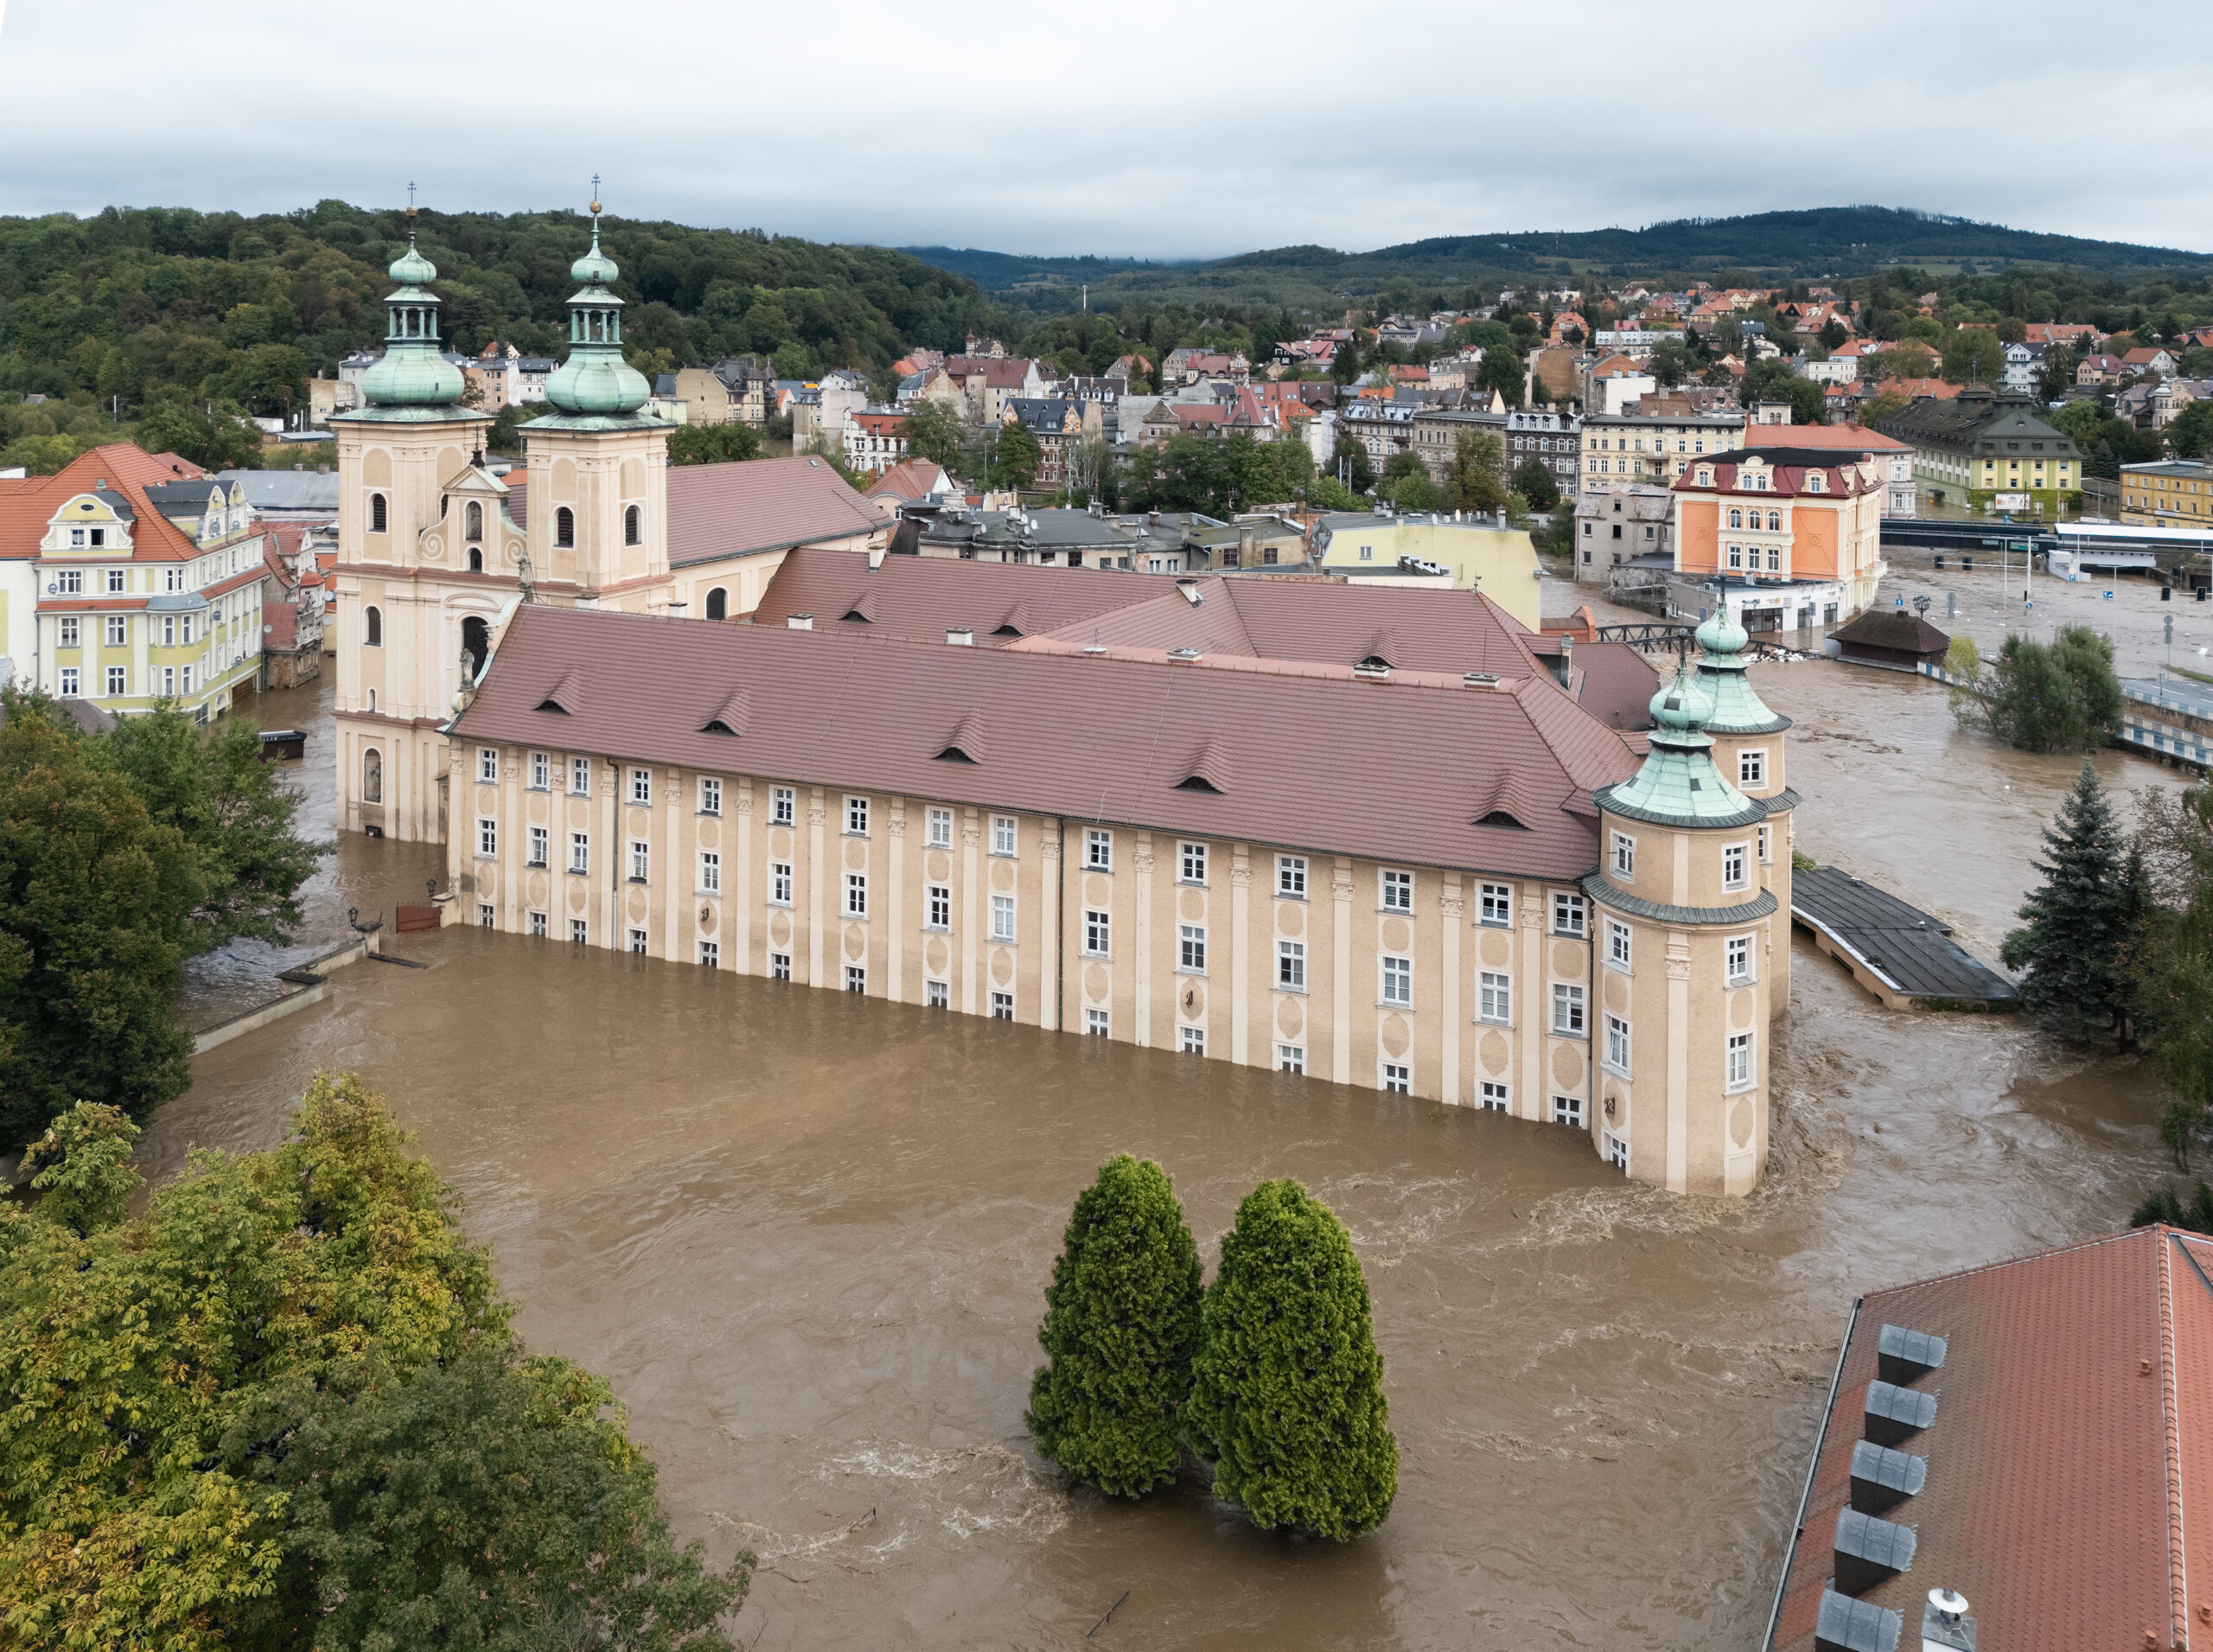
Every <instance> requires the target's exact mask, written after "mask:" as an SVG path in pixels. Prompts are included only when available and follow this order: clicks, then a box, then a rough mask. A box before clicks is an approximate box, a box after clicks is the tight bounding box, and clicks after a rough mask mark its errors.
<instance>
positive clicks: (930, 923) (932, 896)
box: [922, 883, 953, 929]
mask: <svg viewBox="0 0 2213 1652" xmlns="http://www.w3.org/2000/svg"><path fill="white" fill-rule="evenodd" d="M922 928H925V929H950V928H953V888H952V886H951V885H950V884H947V883H925V884H924V885H922Z"/></svg>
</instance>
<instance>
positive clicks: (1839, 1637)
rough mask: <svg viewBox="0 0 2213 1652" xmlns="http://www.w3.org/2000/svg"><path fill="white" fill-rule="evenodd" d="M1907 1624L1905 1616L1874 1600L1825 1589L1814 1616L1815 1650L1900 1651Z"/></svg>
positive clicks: (1847, 1651) (1838, 1651)
mask: <svg viewBox="0 0 2213 1652" xmlns="http://www.w3.org/2000/svg"><path fill="white" fill-rule="evenodd" d="M1904 1627H1905V1620H1904V1617H1901V1616H1899V1614H1897V1612H1894V1611H1886V1610H1885V1609H1884V1608H1883V1607H1880V1606H1878V1605H1877V1604H1875V1603H1874V1602H1873V1601H1872V1600H1854V1599H1853V1598H1852V1597H1851V1596H1850V1595H1840V1594H1839V1593H1837V1591H1835V1590H1834V1589H1824V1590H1822V1591H1821V1610H1820V1611H1817V1612H1816V1613H1815V1614H1814V1652H1897V1644H1898V1632H1899V1631H1900V1630H1903V1629H1904Z"/></svg>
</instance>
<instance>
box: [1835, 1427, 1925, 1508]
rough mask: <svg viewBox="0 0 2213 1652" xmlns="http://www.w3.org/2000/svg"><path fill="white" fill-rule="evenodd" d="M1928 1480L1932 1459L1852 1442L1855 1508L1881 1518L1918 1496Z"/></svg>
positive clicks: (1869, 1441)
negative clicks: (1888, 1511)
mask: <svg viewBox="0 0 2213 1652" xmlns="http://www.w3.org/2000/svg"><path fill="white" fill-rule="evenodd" d="M1928 1478H1929V1459H1928V1458H1927V1457H1913V1456H1910V1455H1909V1454H1908V1453H1906V1452H1904V1451H1892V1450H1891V1448H1890V1447H1889V1446H1887V1445H1876V1444H1875V1443H1874V1442H1873V1441H1872V1440H1864V1439H1863V1440H1854V1441H1853V1443H1852V1506H1853V1508H1857V1509H1858V1510H1859V1512H1860V1513H1861V1514H1863V1515H1880V1514H1883V1513H1885V1512H1886V1511H1887V1510H1890V1509H1892V1508H1897V1506H1898V1505H1899V1504H1900V1503H1902V1502H1904V1501H1905V1500H1906V1499H1907V1498H1908V1497H1913V1496H1919V1495H1920V1492H1921V1488H1922V1486H1923V1484H1924V1483H1926V1482H1927V1481H1928Z"/></svg>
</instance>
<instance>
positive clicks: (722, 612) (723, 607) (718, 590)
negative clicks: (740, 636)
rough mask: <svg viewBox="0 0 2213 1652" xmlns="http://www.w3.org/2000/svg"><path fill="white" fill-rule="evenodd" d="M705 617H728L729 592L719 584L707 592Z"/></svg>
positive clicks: (715, 618)
mask: <svg viewBox="0 0 2213 1652" xmlns="http://www.w3.org/2000/svg"><path fill="white" fill-rule="evenodd" d="M707 617H708V618H709V619H711V620H726V619H728V618H729V617H730V593H729V592H728V591H726V590H724V589H723V588H722V587H721V586H720V585H717V586H716V587H715V588H714V590H711V591H709V592H708V593H707Z"/></svg>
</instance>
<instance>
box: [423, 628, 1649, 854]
mask: <svg viewBox="0 0 2213 1652" xmlns="http://www.w3.org/2000/svg"><path fill="white" fill-rule="evenodd" d="M557 688H560V689H562V690H563V692H562V695H561V698H562V699H563V701H564V704H565V705H567V707H568V710H567V711H541V710H539V709H538V708H539V706H540V705H542V704H543V703H544V702H545V700H546V699H547V698H548V697H549V695H551V694H552V692H553V691H554V690H556V689H557ZM733 695H742V696H743V699H744V703H745V705H746V706H747V708H748V710H747V715H746V717H745V719H744V721H745V729H744V731H743V733H742V734H740V735H737V736H732V735H728V734H717V733H708V732H705V731H704V730H705V728H706V725H707V724H708V723H709V721H710V720H711V719H712V718H715V717H716V716H717V711H718V710H719V709H720V708H722V707H724V706H726V705H729V704H730V701H731V698H732V697H733ZM963 730H966V734H967V736H968V737H969V739H970V740H972V741H973V742H974V743H978V744H979V745H980V746H981V748H982V752H983V756H982V760H981V761H980V762H947V761H943V760H941V757H940V755H939V754H941V752H943V751H944V750H946V749H947V746H948V745H950V744H952V743H953V739H954V736H955V734H956V733H957V732H960V731H963ZM454 732H455V737H456V738H457V739H460V740H463V741H467V740H469V739H486V740H499V741H505V742H513V743H517V744H522V745H530V746H538V747H541V748H545V749H552V750H556V751H574V752H590V753H595V754H598V755H602V756H613V757H618V758H626V759H635V760H639V761H642V762H660V763H670V764H675V765H679V766H681V767H684V768H689V769H719V770H724V771H737V772H740V773H744V774H749V775H759V776H763V777H768V778H773V779H778V780H785V781H795V782H799V783H801V784H809V785H820V786H825V787H832V788H851V789H853V790H857V791H859V790H865V791H870V792H876V793H888V794H894V795H902V796H908V797H917V798H939V799H944V800H949V801H954V802H961V803H969V804H974V805H977V806H979V807H1001V808H1007V809H1017V810H1021V811H1024V812H1025V813H1040V814H1057V815H1062V816H1067V817H1070V818H1074V819H1078V820H1100V821H1107V822H1113V823H1116V824H1120V825H1126V826H1141V827H1151V828H1156V829H1158V830H1162V831H1167V832H1189V833H1190V834H1192V835H1194V836H1197V835H1203V836H1206V837H1208V838H1211V839H1235V840H1241V841H1249V842H1256V843H1263V844H1279V845H1291V846H1296V847H1305V848H1311V849H1316V850H1321V851H1325V852H1336V853H1340V854H1347V855H1357V856H1363V857H1368V858H1374V859H1380V860H1398V861H1405V862H1408V863H1413V864H1424V865H1432V866H1442V867H1458V868H1464V869H1470V870H1482V871H1496V872H1502V873H1506V874H1508V875H1515V876H1523V877H1555V878H1566V877H1578V876H1580V875H1581V874H1583V873H1585V872H1586V871H1589V870H1590V869H1591V866H1592V865H1593V864H1595V863H1596V860H1597V846H1596V840H1595V837H1594V830H1595V820H1594V818H1593V816H1592V813H1591V800H1590V793H1591V788H1592V787H1593V786H1594V785H1604V784H1606V783H1609V782H1610V781H1618V780H1622V779H1625V778H1627V777H1628V776H1629V775H1630V774H1631V773H1632V772H1634V770H1635V769H1636V764H1637V758H1636V754H1635V753H1634V752H1633V751H1632V750H1631V749H1630V748H1629V744H1628V743H1627V742H1626V741H1624V740H1623V737H1621V736H1620V735H1618V734H1617V733H1615V732H1614V731H1613V730H1610V729H1608V728H1607V727H1606V726H1605V725H1604V724H1602V723H1600V722H1599V721H1598V719H1597V718H1593V717H1591V714H1590V713H1588V712H1587V711H1584V710H1583V709H1582V708H1581V707H1579V706H1578V705H1576V704H1575V703H1574V702H1573V701H1572V700H1571V699H1569V698H1568V697H1567V695H1566V693H1565V692H1563V691H1562V690H1561V689H1560V688H1559V686H1558V685H1556V684H1555V683H1554V682H1553V680H1552V679H1551V678H1550V677H1549V676H1547V675H1546V674H1543V673H1537V674H1534V675H1532V676H1529V677H1525V678H1522V679H1519V680H1513V679H1508V680H1503V681H1502V682H1500V683H1499V684H1498V685H1496V686H1483V687H1470V686H1464V684H1463V683H1462V681H1461V679H1460V678H1459V676H1458V675H1457V674H1445V673H1396V674H1394V675H1393V678H1392V679H1391V680H1389V681H1387V682H1370V681H1363V680H1362V679H1358V678H1356V677H1355V675H1354V674H1353V672H1352V670H1351V668H1350V667H1342V666H1323V665H1311V664H1305V663H1294V662H1285V661H1272V660H1253V659H1249V658H1244V659H1231V658H1220V657H1210V658H1209V659H1207V660H1203V661H1201V662H1198V663H1195V664H1167V663H1156V662H1154V661H1152V660H1132V659H1117V658H1113V657H1112V656H1099V655H1087V654H1082V653H1081V652H1080V651H1077V650H1075V649H1073V648H1071V649H1068V650H1067V651H1066V652H1057V651H1056V652H1054V653H1049V654H1029V653H1023V652H1018V651H1017V650H1014V649H1010V648H1000V649H987V648H974V647H949V646H947V644H945V643H943V642H934V643H929V642H902V641H891V640H879V639H877V638H875V637H870V636H855V635H839V634H836V633H829V632H821V631H811V630H809V631H794V630H789V629H776V628H769V627H762V626H745V625H720V624H714V623H711V622H707V621H704V620H690V619H672V618H666V617H662V616H647V615H635V614H622V613H615V612H609V611H604V610H579V609H552V608H539V607H526V608H523V609H519V610H518V611H517V612H516V614H515V616H514V617H513V619H512V620H511V621H510V622H509V623H508V624H507V628H506V629H505V631H504V633H503V635H501V637H500V638H499V639H498V640H497V641H496V642H495V645H494V651H493V654H492V660H491V665H490V668H489V670H488V673H487V674H486V678H485V681H484V685H483V686H482V688H481V689H480V690H479V691H478V692H477V695H476V698H475V700H474V701H473V702H472V703H471V705H469V709H468V710H467V711H464V712H463V713H462V715H461V716H460V717H459V718H457V719H456V723H455V725H454ZM1194 775H1203V776H1204V777H1205V779H1206V780H1207V781H1209V782H1210V783H1211V784H1212V785H1213V786H1214V787H1215V788H1218V789H1216V790H1214V791H1202V790H1193V789H1189V788H1186V787H1185V785H1184V782H1185V781H1189V780H1190V779H1191V778H1192V777H1193V776H1194ZM1509 777H1510V778H1511V779H1512V781H1514V785H1513V787H1512V788H1511V790H1512V793H1513V795H1514V797H1515V800H1516V804H1515V810H1514V812H1515V813H1516V814H1517V815H1521V814H1524V813H1526V815H1527V818H1526V819H1524V820H1522V822H1521V829H1518V830H1517V829H1515V827H1512V826H1503V825H1498V826H1476V824H1474V822H1475V821H1476V819H1477V818H1479V816H1481V815H1482V814H1483V813H1484V812H1485V811H1486V810H1487V809H1489V808H1490V807H1494V804H1493V803H1492V801H1491V800H1494V799H1496V797H1498V796H1499V795H1501V792H1502V780H1504V779H1506V778H1509Z"/></svg>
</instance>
